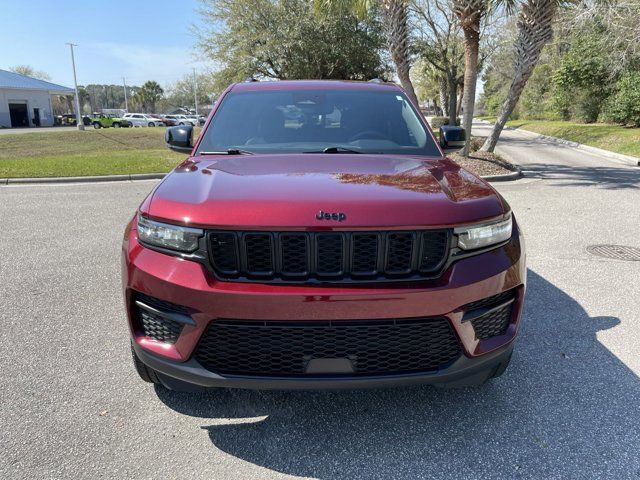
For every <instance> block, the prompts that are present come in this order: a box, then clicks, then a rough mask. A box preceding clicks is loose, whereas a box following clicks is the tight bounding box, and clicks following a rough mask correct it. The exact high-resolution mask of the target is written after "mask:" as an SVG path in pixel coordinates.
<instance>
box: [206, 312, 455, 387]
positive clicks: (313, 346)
mask: <svg viewBox="0 0 640 480" xmlns="http://www.w3.org/2000/svg"><path fill="white" fill-rule="evenodd" d="M460 353H461V350H460V346H459V343H458V340H457V337H456V335H455V333H454V332H453V330H452V328H451V326H450V325H449V322H448V321H447V320H446V319H444V318H425V319H413V320H388V321H386V320H385V321H370V322H369V321H362V322H348V323H347V322H344V323H341V322H310V323H304V322H243V321H226V320H220V321H215V322H213V323H212V324H211V325H210V326H209V328H208V329H207V331H206V332H205V334H204V335H203V337H202V339H201V340H200V344H199V345H198V348H197V350H196V359H197V360H198V361H199V362H200V363H201V364H202V365H203V366H204V367H205V368H207V369H208V370H210V371H213V372H216V373H221V374H235V375H256V376H260V375H263V376H304V375H306V374H305V369H306V366H307V365H308V363H309V361H310V360H312V359H328V358H332V359H335V358H342V359H349V360H350V361H351V364H352V366H353V370H354V373H349V374H346V375H351V376H353V375H356V376H358V375H385V374H400V373H410V372H429V371H435V370H438V369H439V368H442V367H445V366H447V365H449V364H450V363H451V362H453V361H454V360H455V359H457V358H458V357H459V356H460Z"/></svg>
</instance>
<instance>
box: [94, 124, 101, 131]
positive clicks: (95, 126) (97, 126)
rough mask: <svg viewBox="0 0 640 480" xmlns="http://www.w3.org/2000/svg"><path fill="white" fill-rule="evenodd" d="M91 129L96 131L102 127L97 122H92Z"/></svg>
mask: <svg viewBox="0 0 640 480" xmlns="http://www.w3.org/2000/svg"><path fill="white" fill-rule="evenodd" d="M93 128H95V129H96V130H97V129H99V128H102V125H100V124H99V123H98V122H93Z"/></svg>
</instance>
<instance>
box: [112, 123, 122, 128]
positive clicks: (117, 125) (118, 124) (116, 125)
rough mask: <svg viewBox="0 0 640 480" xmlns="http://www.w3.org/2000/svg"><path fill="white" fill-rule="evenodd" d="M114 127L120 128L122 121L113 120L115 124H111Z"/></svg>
mask: <svg viewBox="0 0 640 480" xmlns="http://www.w3.org/2000/svg"><path fill="white" fill-rule="evenodd" d="M111 126H112V127H113V128H120V123H119V122H113V125H111Z"/></svg>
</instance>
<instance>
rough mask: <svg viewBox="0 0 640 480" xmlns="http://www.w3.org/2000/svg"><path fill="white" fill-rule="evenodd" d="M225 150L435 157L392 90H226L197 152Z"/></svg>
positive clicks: (407, 108)
mask: <svg viewBox="0 0 640 480" xmlns="http://www.w3.org/2000/svg"><path fill="white" fill-rule="evenodd" d="M230 149H231V150H234V149H241V150H244V151H248V152H254V153H302V152H310V153H311V152H314V153H315V152H322V151H324V150H326V149H330V151H331V153H338V152H343V151H344V152H346V151H353V152H357V153H394V154H413V155H437V156H439V155H440V152H439V150H438V148H437V146H436V145H435V143H434V141H433V139H432V138H431V136H430V135H428V134H427V132H426V131H425V128H424V127H423V125H422V123H421V122H420V120H419V118H418V116H417V115H416V112H415V111H414V109H413V108H412V107H411V105H410V104H409V102H408V100H407V99H406V97H405V96H404V95H403V94H402V93H400V92H398V91H397V90H394V91H386V92H385V91H363V90H361V91H357V90H292V91H282V90H279V91H248V92H233V91H232V92H229V93H228V94H227V95H225V97H224V99H223V100H222V103H221V105H220V108H219V109H218V110H217V111H216V113H215V115H214V117H213V119H212V121H211V124H210V125H209V128H207V130H206V131H205V132H204V136H203V138H202V141H201V142H200V145H199V146H198V151H197V152H196V154H200V153H202V152H222V151H227V150H230Z"/></svg>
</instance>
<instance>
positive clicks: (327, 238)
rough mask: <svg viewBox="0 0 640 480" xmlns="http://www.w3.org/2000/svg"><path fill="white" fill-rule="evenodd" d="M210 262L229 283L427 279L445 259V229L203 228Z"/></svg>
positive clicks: (447, 246)
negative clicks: (281, 230) (361, 230)
mask: <svg viewBox="0 0 640 480" xmlns="http://www.w3.org/2000/svg"><path fill="white" fill-rule="evenodd" d="M207 239H208V244H209V256H210V263H211V266H212V267H213V269H214V271H215V273H216V274H217V276H218V277H219V278H221V279H224V280H229V281H234V280H235V281H252V280H254V281H255V280H260V281H263V282H278V281H286V282H306V281H309V282H313V281H331V282H342V281H344V282H368V281H385V280H391V281H393V280H401V279H411V280H420V279H421V278H433V277H435V276H437V275H438V274H439V273H440V272H441V270H442V269H443V267H444V265H445V264H446V261H447V259H448V258H449V250H450V240H451V232H450V231H449V230H424V231H410V232H406V231H405V232H403V231H387V232H384V231H383V232H369V231H367V232H342V231H341V232H231V231H212V232H208V237H207Z"/></svg>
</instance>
